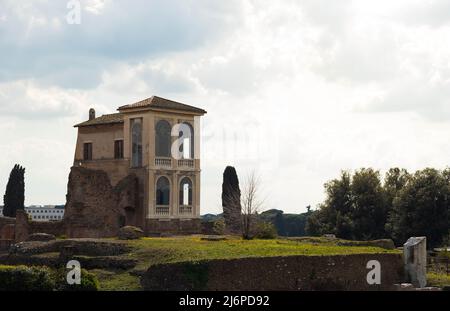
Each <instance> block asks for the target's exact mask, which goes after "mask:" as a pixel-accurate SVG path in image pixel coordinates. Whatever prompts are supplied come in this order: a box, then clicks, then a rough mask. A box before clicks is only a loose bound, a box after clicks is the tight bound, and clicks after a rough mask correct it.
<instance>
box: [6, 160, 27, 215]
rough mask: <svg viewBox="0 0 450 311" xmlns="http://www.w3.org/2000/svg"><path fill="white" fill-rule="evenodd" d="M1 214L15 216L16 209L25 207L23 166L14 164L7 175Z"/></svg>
mask: <svg viewBox="0 0 450 311" xmlns="http://www.w3.org/2000/svg"><path fill="white" fill-rule="evenodd" d="M3 202H4V207H3V216H5V217H16V212H17V210H18V209H22V210H23V209H25V205H24V203H25V168H23V167H22V166H20V165H18V164H16V165H14V168H13V169H12V171H11V174H10V175H9V180H8V184H7V185H6V192H5V195H4V197H3Z"/></svg>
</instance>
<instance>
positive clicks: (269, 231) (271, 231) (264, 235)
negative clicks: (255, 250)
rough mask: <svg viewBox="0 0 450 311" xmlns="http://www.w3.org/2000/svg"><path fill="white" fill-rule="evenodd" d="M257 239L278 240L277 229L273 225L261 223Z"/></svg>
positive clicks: (258, 227)
mask: <svg viewBox="0 0 450 311" xmlns="http://www.w3.org/2000/svg"><path fill="white" fill-rule="evenodd" d="M255 237H256V238H257V239H276V238H277V229H276V228H275V226H274V225H273V224H271V223H268V222H261V223H259V224H258V225H257V227H256V234H255Z"/></svg>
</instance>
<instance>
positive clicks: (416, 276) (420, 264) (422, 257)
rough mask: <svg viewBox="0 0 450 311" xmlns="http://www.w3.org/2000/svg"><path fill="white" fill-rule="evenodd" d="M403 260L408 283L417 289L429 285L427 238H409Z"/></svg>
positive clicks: (405, 245)
mask: <svg viewBox="0 0 450 311" xmlns="http://www.w3.org/2000/svg"><path fill="white" fill-rule="evenodd" d="M403 260H404V264H405V273H406V277H407V278H408V281H409V282H411V283H412V284H413V285H414V286H415V287H418V288H423V287H425V286H426V285H427V269H426V266H427V238H426V237H411V238H409V239H408V241H406V243H405V244H404V245H403Z"/></svg>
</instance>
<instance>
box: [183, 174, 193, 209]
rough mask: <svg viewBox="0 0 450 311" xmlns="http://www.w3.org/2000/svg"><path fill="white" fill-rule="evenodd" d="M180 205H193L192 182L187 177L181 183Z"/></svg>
mask: <svg viewBox="0 0 450 311" xmlns="http://www.w3.org/2000/svg"><path fill="white" fill-rule="evenodd" d="M180 205H192V182H191V180H190V179H189V178H187V177H184V178H183V179H182V180H181V182H180Z"/></svg>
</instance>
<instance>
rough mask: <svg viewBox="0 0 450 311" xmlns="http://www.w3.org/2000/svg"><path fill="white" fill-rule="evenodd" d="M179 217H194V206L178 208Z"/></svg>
mask: <svg viewBox="0 0 450 311" xmlns="http://www.w3.org/2000/svg"><path fill="white" fill-rule="evenodd" d="M178 214H179V215H192V206H191V205H180V206H179V208H178Z"/></svg>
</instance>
